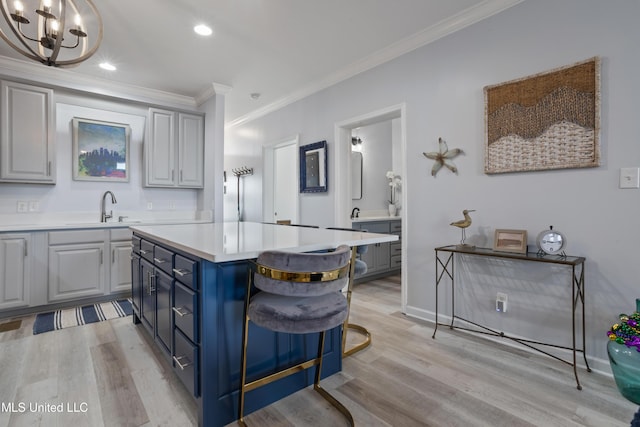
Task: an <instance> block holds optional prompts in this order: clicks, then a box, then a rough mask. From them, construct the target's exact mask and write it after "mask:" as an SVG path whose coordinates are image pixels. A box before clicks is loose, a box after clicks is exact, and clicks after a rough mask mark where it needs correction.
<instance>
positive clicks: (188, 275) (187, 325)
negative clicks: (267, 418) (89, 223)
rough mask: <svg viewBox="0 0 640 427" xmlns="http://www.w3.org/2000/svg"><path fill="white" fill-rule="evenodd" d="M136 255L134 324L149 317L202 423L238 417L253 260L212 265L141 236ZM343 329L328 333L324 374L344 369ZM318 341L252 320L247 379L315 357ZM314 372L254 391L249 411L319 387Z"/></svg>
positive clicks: (136, 237)
mask: <svg viewBox="0 0 640 427" xmlns="http://www.w3.org/2000/svg"><path fill="white" fill-rule="evenodd" d="M132 252H133V255H132V273H133V280H132V283H133V285H132V292H133V296H132V301H133V307H134V323H140V319H146V320H143V322H142V324H143V325H144V330H145V331H147V332H149V333H150V334H151V335H152V336H153V338H154V341H155V343H157V345H158V347H159V348H161V349H162V351H163V352H164V353H165V355H166V356H167V362H168V363H170V364H171V366H172V369H173V371H174V372H175V373H176V375H177V376H178V377H179V378H180V380H181V381H182V383H183V384H184V385H185V387H186V388H187V389H188V390H189V391H190V392H191V394H192V395H193V397H194V399H195V400H196V403H197V406H198V411H199V413H198V424H199V425H200V426H206V427H211V426H224V425H226V424H228V423H230V422H232V421H233V420H235V419H236V418H237V413H238V389H239V383H240V355H241V351H242V348H241V346H242V323H243V320H242V318H243V312H242V311H243V300H244V296H245V292H246V284H247V278H248V271H249V270H248V267H249V264H250V261H249V260H239V261H228V262H217V263H216V262H211V261H209V260H206V259H202V258H199V257H196V256H194V255H192V254H189V253H186V252H185V251H183V250H180V249H177V248H174V247H171V246H170V245H167V244H166V243H161V242H158V241H154V240H153V239H151V238H149V237H148V236H139V235H136V234H135V233H134V236H133V251H132ZM167 280H168V282H167ZM167 286H169V287H168V293H167ZM159 291H161V292H159ZM167 295H168V298H167ZM167 322H168V324H169V325H168V326H169V328H170V330H171V331H172V333H171V335H170V339H167V337H166V327H167ZM341 329H342V328H341V327H337V328H334V329H333V330H331V331H330V332H329V333H328V334H327V337H326V343H325V358H324V362H323V366H322V372H323V377H327V376H329V375H332V374H334V373H336V372H339V371H340V370H341V368H342V357H341ZM167 341H169V343H167ZM317 346H318V334H311V335H290V334H283V333H276V332H272V331H267V330H265V329H262V328H259V327H258V326H256V325H254V324H253V323H250V328H249V345H248V354H247V368H248V371H247V372H248V379H249V380H251V379H252V378H254V377H257V376H263V375H265V374H269V373H271V372H274V371H276V370H279V369H281V368H283V367H287V366H290V365H292V364H295V363H298V362H300V361H302V360H307V359H310V358H313V357H315V354H316V353H317V348H318V347H317ZM313 374H314V369H308V370H305V371H302V372H299V373H296V374H294V375H291V376H289V377H286V378H283V379H281V380H279V381H276V382H274V383H272V384H269V385H266V386H263V387H260V388H258V389H256V390H253V391H251V392H249V393H248V394H247V400H246V403H245V414H249V413H251V412H253V411H255V410H257V409H259V408H262V407H264V406H267V405H269V404H270V403H273V402H275V401H277V400H279V399H281V398H283V397H285V396H287V395H289V394H291V393H293V392H295V391H297V390H300V389H303V388H305V387H307V386H309V385H311V384H313Z"/></svg>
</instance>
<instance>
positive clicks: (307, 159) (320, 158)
mask: <svg viewBox="0 0 640 427" xmlns="http://www.w3.org/2000/svg"><path fill="white" fill-rule="evenodd" d="M325 191H327V141H320V142H315V143H313V144H309V145H303V146H302V147H300V192H301V193H320V192H325Z"/></svg>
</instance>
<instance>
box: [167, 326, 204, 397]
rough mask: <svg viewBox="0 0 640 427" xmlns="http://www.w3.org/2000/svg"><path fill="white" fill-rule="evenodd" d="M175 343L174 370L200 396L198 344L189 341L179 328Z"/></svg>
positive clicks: (189, 388) (188, 387)
mask: <svg viewBox="0 0 640 427" xmlns="http://www.w3.org/2000/svg"><path fill="white" fill-rule="evenodd" d="M174 344H175V347H174V349H175V351H174V355H173V370H174V371H175V373H176V374H177V375H178V378H180V381H182V383H183V384H184V385H185V387H187V390H189V391H190V392H191V394H193V396H195V397H198V396H200V387H199V385H200V384H199V381H198V372H199V371H200V369H199V361H198V346H197V345H194V344H193V343H192V342H191V341H189V339H188V338H187V337H185V336H184V335H183V334H182V332H180V331H179V330H177V329H176V330H175V338H174Z"/></svg>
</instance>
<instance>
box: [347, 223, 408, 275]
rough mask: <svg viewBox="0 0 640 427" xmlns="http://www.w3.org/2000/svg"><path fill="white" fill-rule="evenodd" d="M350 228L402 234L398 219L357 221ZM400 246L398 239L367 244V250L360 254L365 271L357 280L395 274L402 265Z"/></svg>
mask: <svg viewBox="0 0 640 427" xmlns="http://www.w3.org/2000/svg"><path fill="white" fill-rule="evenodd" d="M352 228H353V229H356V230H365V231H368V232H370V233H382V234H396V235H397V236H398V237H400V235H401V234H402V222H401V221H400V220H390V221H359V222H354V223H353V224H352ZM401 247H402V246H401V243H400V241H396V242H390V243H376V244H374V245H369V248H368V250H367V252H365V253H364V254H362V255H361V259H362V260H363V261H364V262H366V263H367V273H366V274H364V275H363V276H361V277H360V278H359V279H358V280H362V279H372V278H375V277H384V276H388V275H391V274H397V272H398V270H400V268H401V267H402V265H401V259H402V252H401Z"/></svg>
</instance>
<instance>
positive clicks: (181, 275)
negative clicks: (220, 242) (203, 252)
mask: <svg viewBox="0 0 640 427" xmlns="http://www.w3.org/2000/svg"><path fill="white" fill-rule="evenodd" d="M174 263H175V266H174V268H173V273H174V277H175V278H176V279H178V280H179V281H180V282H181V283H183V284H184V285H187V286H189V287H190V288H191V289H195V290H198V262H197V261H194V260H192V259H189V258H186V257H183V256H182V255H177V254H176V258H175V261H174Z"/></svg>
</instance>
